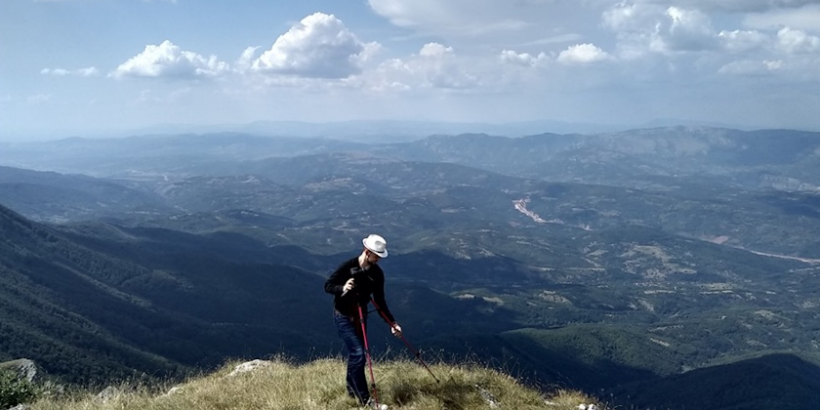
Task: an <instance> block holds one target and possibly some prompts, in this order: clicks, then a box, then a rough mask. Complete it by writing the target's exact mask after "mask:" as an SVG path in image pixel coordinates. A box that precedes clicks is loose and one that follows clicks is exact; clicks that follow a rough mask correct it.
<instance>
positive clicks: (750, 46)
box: [718, 30, 771, 53]
mask: <svg viewBox="0 0 820 410" xmlns="http://www.w3.org/2000/svg"><path fill="white" fill-rule="evenodd" d="M718 37H720V39H721V40H722V41H723V48H724V49H725V50H727V51H730V52H732V53H745V52H749V51H757V50H762V49H764V48H765V47H767V46H768V45H769V43H771V39H770V37H769V36H767V35H766V34H764V33H761V32H759V31H756V30H733V31H721V32H720V33H719V34H718Z"/></svg>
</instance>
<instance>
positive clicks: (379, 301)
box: [373, 274, 396, 326]
mask: <svg viewBox="0 0 820 410" xmlns="http://www.w3.org/2000/svg"><path fill="white" fill-rule="evenodd" d="M375 285H376V286H374V289H373V301H374V302H376V306H378V308H379V310H381V312H382V315H383V316H382V317H383V318H384V320H385V321H387V323H388V324H389V325H391V326H392V325H393V324H394V323H396V319H395V318H394V317H393V314H392V313H390V308H388V307H387V301H386V300H384V274H382V275H381V277H380V278H378V280H377V281H376V283H375Z"/></svg>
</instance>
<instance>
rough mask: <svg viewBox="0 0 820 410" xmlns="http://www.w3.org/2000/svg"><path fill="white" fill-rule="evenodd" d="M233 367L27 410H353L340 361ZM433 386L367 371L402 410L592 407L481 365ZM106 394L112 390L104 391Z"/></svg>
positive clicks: (390, 367)
mask: <svg viewBox="0 0 820 410" xmlns="http://www.w3.org/2000/svg"><path fill="white" fill-rule="evenodd" d="M238 365H239V363H236V362H235V363H229V364H227V365H225V366H224V367H223V368H222V369H220V370H218V371H216V372H214V373H211V374H205V375H201V376H199V377H195V378H192V379H190V380H188V381H187V382H185V383H183V384H181V385H177V386H174V387H173V388H170V389H169V388H167V387H166V388H146V387H140V388H134V387H130V386H121V387H120V388H118V389H116V390H117V391H116V392H114V393H112V394H99V395H98V394H94V393H93V392H79V393H75V394H73V395H72V396H71V397H68V398H45V399H42V400H40V401H38V402H36V403H34V404H33V405H32V407H31V410H115V409H117V410H123V409H128V410H143V409H144V410H148V409H151V410H158V409H162V410H190V409H220V410H232V409H236V410H240V409H241V410H296V409H300V410H302V409H331V410H346V409H352V408H357V405H356V402H355V401H354V400H353V399H351V398H349V397H348V396H347V393H346V391H345V387H344V366H345V364H344V362H343V361H342V360H340V359H321V360H316V361H313V362H310V363H306V364H302V365H295V364H292V363H289V362H288V361H286V360H282V359H276V360H273V361H262V362H261V365H260V366H258V367H255V368H254V369H253V370H249V371H246V372H240V373H236V372H234V370H235V369H236V368H237V366H238ZM431 370H432V371H433V373H434V374H436V375H437V378H438V379H439V380H440V382H439V383H437V382H436V381H435V380H434V379H433V378H432V377H431V376H430V374H429V373H428V372H427V371H426V370H425V369H424V368H423V367H420V366H418V365H416V364H414V363H412V362H410V361H404V360H399V361H376V362H375V363H374V372H375V374H376V383H377V388H378V397H379V401H380V402H381V403H384V404H387V405H389V406H390V408H391V409H392V408H401V409H408V410H432V409H461V410H474V409H475V410H478V409H490V408H496V407H498V406H500V407H502V408H511V409H520V410H524V409H539V408H545V407H546V408H550V409H555V410H570V409H578V408H579V407H578V406H579V404H590V403H595V404H596V405H598V406H599V407H598V408H599V409H602V410H603V409H604V408H603V407H601V406H600V405H599V404H597V401H595V400H594V399H591V398H589V397H588V396H586V395H584V394H582V393H579V392H569V391H557V392H555V393H554V394H551V395H550V396H544V395H542V394H541V393H539V392H537V391H536V390H533V389H530V388H528V387H525V386H523V385H521V384H520V383H518V382H517V381H516V380H515V379H514V378H512V377H510V376H508V375H505V374H503V373H499V372H496V371H494V370H491V369H489V368H486V367H483V366H480V365H463V366H448V365H444V364H434V365H432V366H431ZM109 391H111V389H109Z"/></svg>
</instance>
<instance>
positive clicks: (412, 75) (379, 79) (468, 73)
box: [366, 43, 481, 91]
mask: <svg viewBox="0 0 820 410" xmlns="http://www.w3.org/2000/svg"><path fill="white" fill-rule="evenodd" d="M474 68H475V66H474V65H473V64H471V63H470V62H469V61H467V60H463V59H460V58H459V56H457V55H456V53H455V51H454V50H453V48H452V47H447V46H444V45H442V44H439V43H427V44H425V45H424V46H422V48H421V49H420V50H419V52H418V54H414V55H411V56H409V57H407V58H404V59H398V58H395V59H390V60H387V61H385V62H383V63H381V64H380V65H379V66H378V67H377V68H376V70H375V71H374V72H372V73H368V76H367V77H368V78H367V80H366V81H367V82H368V87H369V88H370V89H374V90H400V91H409V90H414V89H419V88H426V89H449V90H464V89H470V88H473V87H476V86H479V85H480V83H481V81H480V76H479V74H478V73H477V72H475V70H474Z"/></svg>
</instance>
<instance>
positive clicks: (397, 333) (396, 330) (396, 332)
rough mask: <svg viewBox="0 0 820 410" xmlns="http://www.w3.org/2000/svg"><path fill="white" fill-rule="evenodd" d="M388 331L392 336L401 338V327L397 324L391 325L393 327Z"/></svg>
mask: <svg viewBox="0 0 820 410" xmlns="http://www.w3.org/2000/svg"><path fill="white" fill-rule="evenodd" d="M390 331H391V332H393V336H396V337H401V326H399V324H398V323H393V326H391V327H390Z"/></svg>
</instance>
